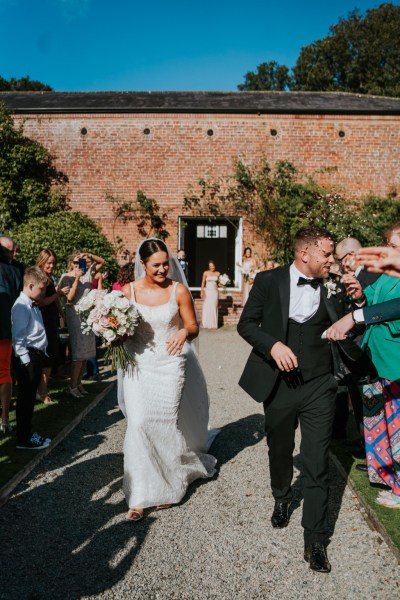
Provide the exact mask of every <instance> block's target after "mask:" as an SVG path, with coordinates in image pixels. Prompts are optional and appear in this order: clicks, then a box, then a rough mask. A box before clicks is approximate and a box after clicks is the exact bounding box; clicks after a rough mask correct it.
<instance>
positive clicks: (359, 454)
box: [349, 448, 365, 458]
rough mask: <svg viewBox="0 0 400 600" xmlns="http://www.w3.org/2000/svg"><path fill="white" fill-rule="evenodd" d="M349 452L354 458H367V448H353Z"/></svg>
mask: <svg viewBox="0 0 400 600" xmlns="http://www.w3.org/2000/svg"><path fill="white" fill-rule="evenodd" d="M349 454H351V456H354V458H365V449H364V448H354V449H353V450H351V451H350V452H349Z"/></svg>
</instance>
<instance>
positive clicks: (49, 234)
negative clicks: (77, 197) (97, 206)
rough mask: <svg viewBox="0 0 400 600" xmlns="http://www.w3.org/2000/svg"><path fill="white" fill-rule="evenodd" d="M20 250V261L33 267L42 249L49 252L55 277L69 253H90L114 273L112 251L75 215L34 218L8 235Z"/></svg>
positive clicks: (98, 232)
mask: <svg viewBox="0 0 400 600" xmlns="http://www.w3.org/2000/svg"><path fill="white" fill-rule="evenodd" d="M12 236H13V238H14V239H15V240H16V241H17V243H18V245H19V247H20V248H21V255H20V258H21V260H22V261H23V262H24V263H25V264H26V265H31V264H34V262H35V261H36V258H37V256H38V254H39V252H40V250H41V249H42V248H50V249H51V250H53V251H54V252H55V253H56V255H57V257H58V263H57V274H58V275H60V274H61V273H63V272H65V270H66V268H67V260H68V257H69V256H70V254H71V252H73V251H74V250H80V251H81V252H92V253H93V254H96V255H97V256H101V257H102V258H104V259H105V260H106V267H105V268H106V269H108V270H109V271H110V272H111V274H112V275H115V273H116V272H117V271H118V265H117V262H116V260H115V255H114V249H113V247H112V245H111V244H110V242H109V241H108V240H107V238H106V236H105V235H104V234H103V233H102V232H101V230H100V228H99V227H98V226H97V225H96V223H95V222H94V221H92V219H90V218H89V217H87V216H86V215H83V214H81V213H78V212H59V213H56V214H52V215H49V216H48V217H37V218H35V219H30V220H29V222H27V223H25V224H23V225H21V226H20V227H18V228H16V229H15V230H14V231H12Z"/></svg>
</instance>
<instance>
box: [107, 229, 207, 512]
mask: <svg viewBox="0 0 400 600" xmlns="http://www.w3.org/2000/svg"><path fill="white" fill-rule="evenodd" d="M177 265H178V261H177V259H176V258H175V257H173V256H172V255H170V253H169V251H168V248H167V246H166V245H165V243H164V242H162V241H161V240H158V239H154V238H152V239H149V240H145V241H143V242H142V243H141V244H140V246H139V248H138V252H137V259H136V269H135V271H136V280H135V282H134V283H130V284H128V285H126V286H124V289H123V293H124V295H125V296H126V297H127V298H128V300H129V301H130V303H131V304H133V305H134V306H136V308H137V310H138V311H139V313H140V315H141V317H142V318H141V321H140V322H139V325H138V329H137V332H136V333H135V335H133V336H132V337H131V338H128V340H127V341H126V347H127V350H128V351H129V352H130V354H131V355H132V356H133V357H134V359H135V363H136V368H135V369H134V371H133V373H130V372H129V371H126V372H124V373H123V374H122V373H121V377H120V381H119V388H118V399H119V402H120V406H121V409H122V411H123V413H124V415H125V416H126V417H127V429H126V437H125V443H124V484H123V487H124V493H125V497H126V500H127V503H128V506H129V510H128V514H127V518H128V519H129V520H130V521H138V520H140V519H142V517H143V515H144V510H145V509H146V508H148V507H156V508H157V509H166V508H169V507H170V506H171V505H172V504H177V503H179V502H180V501H181V500H182V498H183V497H184V495H185V493H186V490H187V487H188V485H189V484H190V483H191V482H192V481H194V480H195V479H198V478H207V477H211V476H212V475H213V474H214V472H215V469H214V467H215V463H216V460H215V458H214V457H212V456H210V455H209V454H207V450H208V446H209V441H208V434H207V423H208V394H207V387H206V384H205V380H204V376H203V373H202V371H201V367H200V365H199V363H198V360H197V357H196V355H195V353H194V351H193V350H192V348H191V345H190V344H189V343H187V342H188V341H189V340H190V339H194V338H195V337H197V335H198V331H199V326H198V324H197V320H196V315H195V312H194V306H193V300H192V297H191V295H190V292H189V289H188V288H187V282H186V279H185V278H184V277H183V275H182V273H181V270H180V268H179V267H178V266H177Z"/></svg>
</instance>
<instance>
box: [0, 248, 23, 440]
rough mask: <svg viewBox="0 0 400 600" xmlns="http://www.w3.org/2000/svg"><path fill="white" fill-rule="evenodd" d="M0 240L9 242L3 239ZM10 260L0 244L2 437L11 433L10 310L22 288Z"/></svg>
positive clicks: (0, 398) (19, 278)
mask: <svg viewBox="0 0 400 600" xmlns="http://www.w3.org/2000/svg"><path fill="white" fill-rule="evenodd" d="M1 239H2V240H3V241H4V240H9V238H4V237H2V238H1ZM11 241H12V240H11ZM6 243H7V242H6ZM11 260H12V258H11V253H10V250H9V249H8V248H7V247H5V246H3V245H2V244H0V315H1V318H0V402H1V424H0V433H1V434H2V435H8V434H9V433H11V431H12V427H11V425H10V421H9V415H10V405H11V394H12V377H11V355H12V334H11V308H12V305H13V304H14V302H15V301H16V299H17V298H18V294H19V292H20V290H21V287H22V286H21V276H20V271H19V270H18V269H17V268H16V267H15V266H14V265H12V264H11Z"/></svg>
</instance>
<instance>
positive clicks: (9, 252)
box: [0, 235, 16, 262]
mask: <svg viewBox="0 0 400 600" xmlns="http://www.w3.org/2000/svg"><path fill="white" fill-rule="evenodd" d="M15 248H16V244H15V242H14V240H13V239H12V238H10V237H6V236H5V235H2V236H0V250H1V254H2V256H3V257H4V258H5V260H7V261H8V262H11V261H12V260H13V258H14V252H15Z"/></svg>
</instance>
